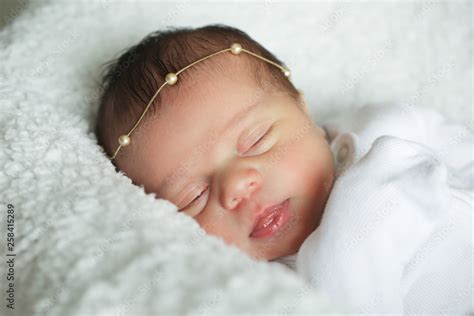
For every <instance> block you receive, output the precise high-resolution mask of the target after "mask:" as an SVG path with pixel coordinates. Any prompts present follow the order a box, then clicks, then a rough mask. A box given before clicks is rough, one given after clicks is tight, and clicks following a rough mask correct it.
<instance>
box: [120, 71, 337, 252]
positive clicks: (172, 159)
mask: <svg viewBox="0 0 474 316" xmlns="http://www.w3.org/2000/svg"><path fill="white" fill-rule="evenodd" d="M190 80H196V81H195V82H197V84H194V85H193V86H192V87H191V88H190V89H188V90H187V91H186V93H185V95H184V93H181V94H180V95H179V96H178V97H177V98H176V99H174V100H173V103H172V105H171V106H166V105H165V106H164V107H163V108H162V109H161V110H160V111H159V112H158V115H157V116H156V118H154V119H153V120H152V121H150V122H147V124H145V127H143V129H142V133H140V134H139V137H135V138H134V139H133V142H134V144H133V145H134V146H135V148H134V152H135V153H134V154H135V155H136V157H137V163H136V164H134V165H133V166H131V165H130V166H121V167H122V169H123V170H125V172H126V173H127V174H128V175H129V176H131V177H132V178H133V179H134V180H135V182H136V183H137V182H138V183H140V184H143V185H144V186H145V189H146V191H147V192H155V193H156V194H157V196H158V197H160V198H164V199H167V200H169V201H171V202H173V203H174V204H176V205H177V206H178V208H179V209H180V211H181V212H183V213H184V214H187V215H189V216H191V217H193V218H194V219H195V220H196V221H197V222H198V223H199V224H200V225H201V227H202V228H203V229H204V230H205V231H206V232H207V233H208V234H210V235H214V236H218V237H221V238H223V239H224V241H225V242H227V243H228V244H232V245H235V246H237V247H239V248H240V249H241V250H243V251H244V252H246V253H247V254H248V255H249V256H252V257H254V258H256V259H267V260H271V259H274V258H277V257H281V256H285V255H290V254H293V253H295V252H297V251H298V249H299V247H300V246H301V244H302V242H303V240H304V239H305V238H306V237H307V236H308V235H309V234H310V233H311V232H312V231H313V230H314V229H315V228H316V226H317V225H318V223H319V220H320V218H321V216H322V212H323V209H324V206H325V203H326V201H327V199H328V196H329V192H330V189H331V188H332V183H333V174H334V166H333V161H332V156H331V151H330V149H329V145H328V143H327V141H326V138H325V133H324V130H323V129H321V128H320V127H317V126H316V125H314V123H312V122H311V119H310V117H309V116H308V114H307V113H306V112H305V107H304V105H302V104H300V103H298V102H296V101H295V100H293V99H292V98H290V97H289V96H287V95H286V94H284V93H281V92H264V91H262V90H261V89H259V88H258V86H257V85H256V84H255V83H254V82H253V81H252V80H251V79H250V77H249V76H246V75H241V76H235V77H233V78H227V76H221V77H218V75H215V76H213V77H212V78H211V76H209V78H208V77H207V76H206V77H205V78H204V77H202V76H200V77H199V78H191V77H190V78H189V81H188V82H183V83H182V84H189V82H190ZM178 84H180V83H179V82H178ZM173 88H174V87H173V86H169V87H165V89H173ZM183 91H184V90H183ZM287 199H288V201H289V214H290V218H289V221H288V222H287V224H286V225H284V226H283V227H282V228H281V229H280V230H278V231H276V232H275V233H273V235H271V236H267V237H255V236H252V230H253V227H254V223H255V220H256V217H257V215H258V214H259V213H261V212H262V211H263V210H264V209H265V208H267V207H269V206H272V205H275V204H279V203H281V202H283V201H285V200H287Z"/></svg>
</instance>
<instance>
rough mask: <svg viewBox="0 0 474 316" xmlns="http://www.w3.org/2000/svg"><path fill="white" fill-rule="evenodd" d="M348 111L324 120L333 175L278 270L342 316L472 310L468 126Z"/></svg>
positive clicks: (424, 116)
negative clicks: (314, 221) (290, 272)
mask: <svg viewBox="0 0 474 316" xmlns="http://www.w3.org/2000/svg"><path fill="white" fill-rule="evenodd" d="M351 114H352V115H347V116H345V117H344V118H343V119H339V121H332V122H329V123H328V124H329V125H327V126H326V128H327V131H328V132H329V135H330V138H331V139H332V142H331V149H332V151H333V154H334V159H335V162H336V175H337V179H336V182H335V184H334V187H333V190H332V192H331V195H330V197H329V200H328V202H327V205H326V209H325V212H324V215H323V218H322V221H321V224H320V226H319V227H318V228H317V229H316V230H315V231H314V232H313V233H312V234H311V235H310V236H309V237H308V238H307V239H306V240H305V241H304V243H303V245H302V246H301V248H300V250H299V252H298V253H297V254H295V255H293V256H292V257H291V258H293V259H296V262H293V265H292V266H290V265H287V266H289V267H290V268H292V267H293V268H296V269H295V270H296V271H297V272H298V273H300V274H301V275H302V276H304V277H305V278H306V279H307V280H308V281H309V282H310V283H311V285H313V286H315V287H316V288H318V289H320V290H321V291H322V292H324V293H326V294H327V295H328V297H329V298H330V299H331V300H332V301H333V303H335V304H337V306H339V307H340V308H342V309H343V310H345V311H348V312H357V313H369V312H387V313H468V312H472V311H473V304H472V284H473V283H472V218H473V216H472V212H473V196H474V186H473V183H474V177H473V174H474V173H473V168H474V157H473V150H474V138H473V135H472V132H471V131H470V130H469V129H467V128H466V127H465V126H462V125H461V124H456V123H454V122H451V121H449V120H447V119H445V118H444V117H443V116H442V115H440V114H439V113H438V112H436V111H433V110H430V109H424V108H408V109H407V108H404V107H401V106H394V107H378V108H377V107H368V106H367V107H364V108H362V109H360V110H359V111H357V112H356V113H351ZM348 117H349V119H350V120H349V121H345V122H344V120H347V119H348ZM338 124H339V125H338ZM288 259H290V258H285V259H283V260H282V261H281V262H282V263H285V260H286V261H287V262H288ZM289 262H291V260H290V261H289Z"/></svg>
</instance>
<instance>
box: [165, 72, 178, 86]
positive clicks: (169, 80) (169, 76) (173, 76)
mask: <svg viewBox="0 0 474 316" xmlns="http://www.w3.org/2000/svg"><path fill="white" fill-rule="evenodd" d="M165 79H166V82H167V83H168V84H169V85H174V84H175V83H176V82H177V81H178V76H177V75H176V74H175V73H172V72H170V73H169V74H167V75H166V78H165Z"/></svg>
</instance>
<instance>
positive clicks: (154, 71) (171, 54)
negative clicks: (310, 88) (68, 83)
mask: <svg viewBox="0 0 474 316" xmlns="http://www.w3.org/2000/svg"><path fill="white" fill-rule="evenodd" d="M235 42H237V43H240V44H241V45H242V47H244V48H245V49H247V50H249V51H252V52H254V53H256V54H258V55H260V56H263V57H265V58H267V59H269V60H271V61H273V62H275V63H278V64H280V65H284V63H282V62H281V61H280V60H278V59H277V58H276V57H275V56H274V55H273V54H272V53H270V52H269V51H268V50H267V49H265V48H264V47H263V46H262V45H260V44H259V43H258V42H256V41H255V40H253V39H252V38H251V37H250V36H249V35H247V34H246V33H245V32H243V31H241V30H239V29H236V28H233V27H230V26H226V25H222V24H214V25H207V26H203V27H199V28H168V29H166V30H163V31H156V32H153V33H151V34H149V35H148V36H146V37H145V38H144V39H143V40H142V41H141V42H140V43H138V44H137V45H135V46H132V47H130V48H129V49H127V50H126V51H125V52H124V53H123V54H122V55H121V56H120V57H118V58H117V59H115V60H112V61H110V62H109V63H107V64H106V65H105V66H106V67H105V69H104V73H105V74H104V75H103V78H102V82H101V86H100V89H101V91H100V96H101V97H100V101H99V102H100V105H99V106H100V107H99V113H98V119H97V122H96V129H95V131H96V135H97V139H98V142H99V145H101V146H102V147H103V148H104V150H105V152H106V153H107V154H108V155H109V156H111V155H112V154H113V152H114V151H115V149H116V148H117V146H118V142H117V139H118V137H119V135H122V134H125V133H127V132H128V131H129V130H130V129H131V127H132V126H133V125H134V124H135V122H136V121H137V120H138V118H139V116H140V115H141V114H142V113H143V111H144V109H145V106H146V105H147V104H148V102H149V101H150V99H151V97H152V96H153V95H154V94H155V92H156V91H157V89H158V88H159V87H160V85H162V84H163V82H164V81H165V77H166V75H167V74H168V73H170V72H173V73H175V72H177V71H178V70H180V69H181V68H183V67H185V66H187V65H189V64H190V63H192V62H194V61H196V60H198V59H200V58H202V57H204V56H207V55H210V54H212V53H214V52H216V51H219V50H221V49H224V48H227V47H230V46H231V45H232V43H235ZM244 55H247V54H241V55H239V56H242V57H243V59H240V60H243V61H244V63H243V65H241V67H244V68H245V69H246V70H247V71H249V73H250V74H251V75H252V76H253V77H254V79H255V82H256V83H257V84H258V86H259V87H261V88H263V89H264V90H272V89H273V90H277V91H282V92H285V93H288V94H289V95H290V96H291V97H292V98H294V99H295V100H297V99H298V95H299V93H298V90H297V89H296V88H295V87H294V85H293V84H292V83H291V81H290V80H288V78H287V77H285V75H284V74H283V73H282V71H281V70H280V69H278V68H277V67H275V66H272V65H270V64H268V63H266V62H263V61H261V60H259V59H258V58H255V57H250V56H249V57H244ZM211 60H212V62H214V64H213V65H212V67H207V66H208V65H207V62H211ZM227 60H228V59H227ZM222 61H223V59H222V57H220V56H216V57H212V58H210V59H207V60H205V61H203V62H200V63H198V64H196V65H194V66H193V67H191V68H190V69H189V70H187V71H184V72H183V73H182V74H181V75H180V79H179V81H180V83H182V81H184V82H186V78H187V77H188V76H190V74H189V73H190V72H191V71H199V70H204V69H205V71H206V73H207V74H209V73H210V74H211V75H213V76H215V77H217V76H222V75H225V74H226V67H225V64H224V63H223V62H222ZM192 75H194V74H191V77H192ZM183 79H184V80H183ZM193 80H194V81H195V82H196V81H197V79H196V78H194V79H193ZM193 80H189V81H188V82H191V83H192V82H193ZM186 84H187V83H186ZM186 84H185V85H186ZM176 88H178V89H176ZM180 91H183V90H182V89H181V88H180V84H179V83H178V84H177V85H176V87H173V89H166V87H165V88H164V89H163V90H162V91H161V92H160V93H159V94H158V96H157V97H156V98H155V100H154V101H153V103H152V105H151V106H150V109H149V110H148V111H147V113H146V114H145V117H144V120H145V119H146V116H147V115H150V116H152V115H153V113H155V110H156V109H159V108H160V106H161V104H163V103H166V102H164V100H165V98H166V101H168V99H169V98H171V96H172V95H173V93H175V94H176V93H180ZM150 112H151V113H150ZM142 122H143V121H142ZM139 129H140V126H138V128H137V131H138V130H139ZM132 139H133V135H132ZM127 150H129V149H128V148H127Z"/></svg>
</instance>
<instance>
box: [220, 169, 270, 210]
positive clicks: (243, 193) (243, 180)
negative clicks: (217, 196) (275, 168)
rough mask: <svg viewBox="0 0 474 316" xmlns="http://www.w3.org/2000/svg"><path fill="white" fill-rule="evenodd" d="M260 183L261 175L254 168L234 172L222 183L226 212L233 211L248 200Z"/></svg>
mask: <svg viewBox="0 0 474 316" xmlns="http://www.w3.org/2000/svg"><path fill="white" fill-rule="evenodd" d="M261 183H262V175H261V173H260V172H258V171H257V170H255V169H254V168H247V169H244V170H240V171H235V172H234V173H232V174H230V175H229V176H228V177H227V179H225V182H224V188H223V201H222V202H223V205H224V207H225V208H226V209H228V210H233V209H235V208H236V207H237V205H239V204H240V202H242V201H243V200H244V199H250V198H251V195H252V193H253V192H254V191H255V190H257V189H258V188H259V187H260V186H261Z"/></svg>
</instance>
